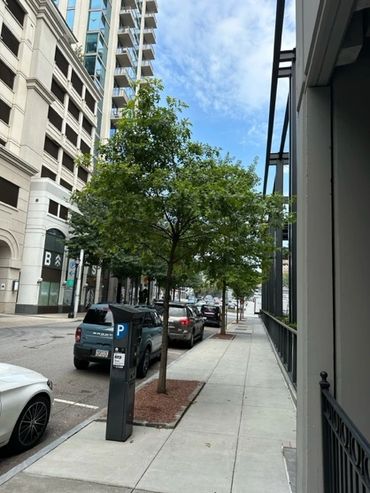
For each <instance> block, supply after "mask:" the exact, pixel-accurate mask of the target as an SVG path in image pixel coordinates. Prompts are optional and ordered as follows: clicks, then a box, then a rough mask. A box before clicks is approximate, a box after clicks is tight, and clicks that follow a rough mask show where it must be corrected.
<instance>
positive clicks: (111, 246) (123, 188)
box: [75, 83, 220, 392]
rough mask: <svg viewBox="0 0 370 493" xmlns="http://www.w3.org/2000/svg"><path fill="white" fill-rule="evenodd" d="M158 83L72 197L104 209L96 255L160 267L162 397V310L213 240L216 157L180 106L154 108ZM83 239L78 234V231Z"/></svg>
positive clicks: (140, 97) (144, 91) (145, 91)
mask: <svg viewBox="0 0 370 493" xmlns="http://www.w3.org/2000/svg"><path fill="white" fill-rule="evenodd" d="M160 90H161V88H160V86H159V85H158V83H148V84H142V85H140V87H139V91H138V93H137V97H136V98H135V100H134V101H133V102H131V103H129V104H128V106H127V109H126V110H124V112H123V116H122V120H121V121H120V124H119V128H118V131H117V133H116V135H115V136H114V137H113V138H112V139H110V140H109V141H108V143H107V144H106V145H102V146H101V147H100V149H99V152H100V157H99V159H98V161H97V163H96V171H95V173H94V175H93V177H92V179H91V181H90V182H89V183H88V184H87V186H86V187H85V189H83V190H82V191H81V192H77V193H76V194H75V201H76V204H77V205H78V207H79V208H80V209H85V207H87V208H88V207H90V205H91V204H92V206H94V204H103V206H104V207H103V216H102V218H96V219H95V220H94V224H95V226H96V227H97V229H98V232H99V233H98V235H97V239H98V243H99V248H100V249H102V250H103V251H105V252H109V254H112V253H114V252H116V251H118V250H120V249H125V250H127V251H129V252H130V254H131V255H134V256H138V257H139V258H140V260H141V262H142V264H143V265H144V266H145V265H152V264H153V263H155V262H158V261H159V262H161V263H162V264H163V265H164V266H165V279H164V290H165V295H164V314H163V315H164V320H163V325H164V330H163V339H162V358H161V365H160V374H159V383H158V392H166V369H167V345H168V306H169V301H170V292H171V288H172V287H173V284H174V274H175V273H176V270H177V269H178V270H181V268H182V267H183V266H184V265H187V264H189V263H191V262H192V260H193V258H194V256H196V255H199V254H200V253H202V252H203V251H204V250H205V249H206V247H207V245H208V244H209V242H210V241H211V238H212V237H213V235H214V234H215V230H214V228H213V227H212V222H211V221H210V218H211V215H212V205H213V204H214V203H215V201H217V199H218V195H219V193H220V187H217V186H216V188H215V186H214V185H213V183H214V174H215V171H218V167H219V163H218V161H217V159H218V151H217V150H215V149H213V148H210V147H209V146H207V145H203V144H199V143H194V142H193V141H192V140H191V134H190V128H189V127H190V124H189V122H188V121H187V120H186V119H184V118H181V111H182V109H183V105H182V104H181V103H179V102H177V101H176V100H174V99H172V98H167V104H166V106H160ZM81 235H82V236H83V232H82V231H81Z"/></svg>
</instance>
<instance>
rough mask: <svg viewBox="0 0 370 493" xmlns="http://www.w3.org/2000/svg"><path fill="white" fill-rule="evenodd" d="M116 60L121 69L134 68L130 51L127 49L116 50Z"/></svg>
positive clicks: (119, 48)
mask: <svg viewBox="0 0 370 493" xmlns="http://www.w3.org/2000/svg"><path fill="white" fill-rule="evenodd" d="M116 58H117V61H118V63H119V65H120V66H121V67H133V66H134V61H133V59H132V55H131V53H130V50H128V49H127V48H122V47H118V48H117V50H116Z"/></svg>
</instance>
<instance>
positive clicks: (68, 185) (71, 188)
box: [60, 178, 73, 191]
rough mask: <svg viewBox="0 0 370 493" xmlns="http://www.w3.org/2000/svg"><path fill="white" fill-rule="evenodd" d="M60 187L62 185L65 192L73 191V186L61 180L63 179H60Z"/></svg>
mask: <svg viewBox="0 0 370 493" xmlns="http://www.w3.org/2000/svg"><path fill="white" fill-rule="evenodd" d="M60 185H62V187H64V188H66V189H67V190H70V191H72V190H73V186H72V185H71V184H70V183H68V181H65V180H63V178H61V179H60Z"/></svg>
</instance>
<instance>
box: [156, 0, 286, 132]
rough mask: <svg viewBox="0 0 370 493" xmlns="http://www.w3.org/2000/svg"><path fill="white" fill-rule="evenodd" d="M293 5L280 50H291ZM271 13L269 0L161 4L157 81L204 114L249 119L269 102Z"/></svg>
mask: <svg viewBox="0 0 370 493" xmlns="http://www.w3.org/2000/svg"><path fill="white" fill-rule="evenodd" d="M292 5H293V2H292V1H290V2H288V7H287V10H286V20H287V24H288V26H289V31H288V32H287V33H285V34H284V38H283V43H284V48H293V47H294V36H293V23H294V10H293V7H292ZM275 11H276V2H275V1H273V0H259V1H258V2H255V0H243V2H240V0H238V1H236V0H227V1H225V0H223V1H220V0H213V1H212V2H211V1H210V0H196V1H190V0H162V1H161V0H159V13H158V32H157V43H158V47H157V50H156V53H157V60H156V64H155V70H156V74H157V76H158V77H160V78H162V79H163V80H164V82H165V85H166V89H167V91H168V92H169V93H170V94H172V95H173V96H175V97H179V95H178V89H179V88H181V98H183V99H185V101H186V97H189V96H191V98H192V99H195V100H196V101H197V103H198V104H199V106H200V107H201V108H202V109H203V110H205V111H206V112H218V113H220V114H225V115H229V116H230V115H233V116H234V117H240V118H243V119H244V118H246V117H250V116H252V115H253V114H255V113H256V112H258V110H260V108H261V107H262V106H265V105H267V104H268V101H269V97H270V83H271V65H272V56H273V39H274V29H275ZM280 104H282V105H283V104H284V103H283V101H281V103H280V99H279V105H280ZM251 123H252V128H253V125H254V127H255V129H257V128H258V124H254V123H253V122H251ZM251 133H252V134H253V131H252V130H251ZM251 137H252V135H251ZM254 137H255V135H254Z"/></svg>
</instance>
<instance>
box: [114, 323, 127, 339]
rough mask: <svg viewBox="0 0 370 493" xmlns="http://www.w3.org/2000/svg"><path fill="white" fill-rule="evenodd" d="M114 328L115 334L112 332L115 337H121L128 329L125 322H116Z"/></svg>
mask: <svg viewBox="0 0 370 493" xmlns="http://www.w3.org/2000/svg"><path fill="white" fill-rule="evenodd" d="M114 330H115V334H114V336H115V338H116V339H123V338H124V337H125V335H126V334H127V331H128V323H127V322H125V323H123V324H117V325H116V327H115V329H114Z"/></svg>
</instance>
